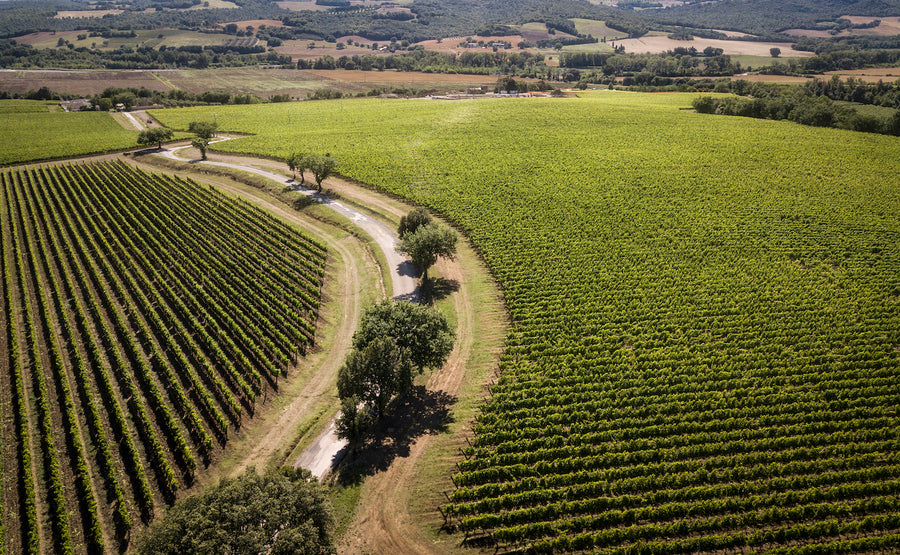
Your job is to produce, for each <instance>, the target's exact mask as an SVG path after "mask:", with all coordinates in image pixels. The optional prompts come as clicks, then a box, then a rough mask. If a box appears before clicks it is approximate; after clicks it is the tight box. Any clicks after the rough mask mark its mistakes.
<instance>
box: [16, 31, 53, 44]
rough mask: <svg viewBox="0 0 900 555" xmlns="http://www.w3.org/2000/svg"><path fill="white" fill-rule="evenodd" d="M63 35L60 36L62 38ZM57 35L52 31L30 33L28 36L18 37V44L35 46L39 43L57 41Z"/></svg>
mask: <svg viewBox="0 0 900 555" xmlns="http://www.w3.org/2000/svg"><path fill="white" fill-rule="evenodd" d="M62 34H63V33H60V34H59V35H60V36H62ZM56 36H57V33H54V32H50V31H41V32H39V33H28V34H27V35H22V36H21V37H16V42H17V43H19V44H29V45H35V44H37V43H39V42H46V41H48V40H55V39H56Z"/></svg>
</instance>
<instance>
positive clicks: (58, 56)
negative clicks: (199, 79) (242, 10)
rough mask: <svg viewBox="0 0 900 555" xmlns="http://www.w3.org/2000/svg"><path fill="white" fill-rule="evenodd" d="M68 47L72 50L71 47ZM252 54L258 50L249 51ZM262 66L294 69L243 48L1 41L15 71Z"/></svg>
mask: <svg viewBox="0 0 900 555" xmlns="http://www.w3.org/2000/svg"><path fill="white" fill-rule="evenodd" d="M68 46H72V45H71V44H69V45H68ZM249 50H259V48H253V47H250V48H249ZM259 65H277V66H292V65H293V62H292V60H291V57H290V56H284V55H281V54H278V53H276V52H274V51H270V52H259V53H248V47H244V46H205V47H203V48H202V49H201V48H200V47H189V46H182V47H177V48H166V46H165V45H163V46H160V47H159V48H158V49H155V48H152V47H149V46H142V47H138V48H136V49H135V48H129V47H123V48H119V49H116V50H112V51H107V50H99V49H96V48H88V47H85V46H79V47H74V46H72V48H67V47H65V46H64V47H61V48H54V49H45V48H42V49H38V48H34V47H33V46H31V45H28V44H18V43H17V42H16V41H15V40H13V39H3V40H0V66H2V67H5V68H13V69H34V68H51V67H52V68H59V69H158V68H195V69H205V68H208V67H244V66H259Z"/></svg>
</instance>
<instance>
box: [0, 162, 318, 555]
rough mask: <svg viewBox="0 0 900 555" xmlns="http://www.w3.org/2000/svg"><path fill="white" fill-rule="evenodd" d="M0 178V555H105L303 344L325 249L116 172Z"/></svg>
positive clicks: (174, 181)
mask: <svg viewBox="0 0 900 555" xmlns="http://www.w3.org/2000/svg"><path fill="white" fill-rule="evenodd" d="M0 184H2V187H0V196H2V205H3V213H2V235H3V241H2V245H3V252H2V268H3V279H2V294H3V303H4V311H3V328H4V330H5V332H4V335H3V338H2V345H3V352H4V359H3V363H2V370H3V372H2V375H0V415H2V427H0V435H2V437H3V442H2V451H0V461H2V465H0V468H2V484H3V490H2V495H3V513H2V516H3V522H2V524H3V527H2V529H4V530H5V534H6V540H5V544H4V547H5V548H6V549H7V550H8V552H10V553H17V552H28V553H50V552H52V553H72V552H84V551H87V552H92V553H95V552H102V551H108V552H116V551H120V550H123V549H124V547H125V546H126V545H127V539H128V537H129V531H130V530H131V528H132V527H133V526H134V525H135V524H136V523H138V522H141V521H143V522H145V523H146V522H148V521H149V520H150V519H151V518H152V517H153V516H154V514H157V511H158V509H160V508H161V507H162V506H164V505H165V504H168V503H171V502H172V501H173V500H174V499H175V497H176V495H177V494H178V492H180V491H181V490H183V489H184V488H186V487H188V486H190V485H191V484H193V483H194V482H195V479H196V478H197V476H198V474H199V473H201V472H202V471H203V469H204V468H205V467H206V466H207V465H209V464H210V463H211V462H212V461H214V460H215V458H216V457H217V454H218V453H219V452H220V450H221V448H222V447H223V446H224V445H225V444H226V443H227V441H228V437H229V433H231V432H233V431H234V430H237V429H239V428H240V427H241V425H242V423H244V422H246V421H247V420H248V419H249V418H251V417H252V416H253V414H254V410H255V407H256V405H257V401H258V400H259V399H260V398H261V395H263V394H265V393H267V392H270V391H273V390H276V389H277V384H278V380H279V378H280V377H281V376H284V375H285V374H286V373H287V372H288V371H289V370H290V369H291V368H293V365H294V364H295V363H296V361H297V359H298V357H299V356H301V355H302V354H303V353H304V352H305V351H306V350H307V349H308V348H309V347H310V346H311V345H312V343H313V338H314V337H315V324H316V320H317V313H318V307H319V292H320V287H321V283H322V279H323V275H324V263H325V257H326V253H325V251H324V248H323V247H322V246H321V245H320V244H319V243H317V242H316V241H314V240H311V239H309V238H308V237H305V236H302V235H300V234H298V233H297V232H295V231H294V230H292V229H290V228H288V227H287V226H286V225H284V224H283V223H281V222H279V221H277V220H275V219H274V218H273V217H272V216H270V215H268V214H266V213H264V212H262V211H261V210H259V209H257V208H254V207H251V206H250V205H248V204H245V203H242V202H238V201H235V200H233V199H230V198H227V197H225V196H223V195H221V194H220V193H218V192H216V191H215V190H212V189H208V188H205V187H202V186H200V185H198V184H197V183H194V182H189V181H185V180H182V179H179V178H174V177H165V176H160V175H153V174H147V173H144V172H141V171H139V170H136V169H133V168H132V167H130V166H126V165H124V164H122V163H95V164H79V165H75V164H72V165H61V166H50V167H44V168H30V169H16V170H7V171H4V172H2V173H0Z"/></svg>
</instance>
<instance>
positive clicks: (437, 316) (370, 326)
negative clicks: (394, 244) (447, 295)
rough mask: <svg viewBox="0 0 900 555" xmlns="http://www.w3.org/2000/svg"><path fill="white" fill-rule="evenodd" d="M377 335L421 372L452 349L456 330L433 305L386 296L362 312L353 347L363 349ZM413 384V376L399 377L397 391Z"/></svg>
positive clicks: (436, 362)
mask: <svg viewBox="0 0 900 555" xmlns="http://www.w3.org/2000/svg"><path fill="white" fill-rule="evenodd" d="M379 337H389V338H391V339H392V340H393V341H394V343H395V344H396V345H397V348H399V349H400V351H401V355H402V356H403V357H404V359H406V360H408V361H409V362H410V363H411V364H412V367H413V368H414V369H416V370H418V372H419V373H420V374H421V373H422V372H424V371H425V369H426V368H438V367H440V366H442V365H443V364H444V362H445V361H446V360H447V357H448V356H449V355H450V351H452V350H453V341H454V339H455V334H454V333H453V330H451V329H450V324H449V323H447V318H446V317H444V315H443V314H442V313H441V312H440V311H438V310H435V309H433V308H429V307H427V306H422V305H420V304H416V303H411V302H409V301H399V302H394V301H391V300H385V301H382V302H380V303H378V304H375V305H373V306H372V307H370V308H369V309H368V310H366V312H365V313H364V314H363V316H362V319H361V320H360V322H359V326H358V327H357V328H356V333H354V334H353V348H354V349H357V350H361V349H364V348H365V347H366V346H367V345H369V344H370V343H372V342H374V341H375V340H376V339H377V338H379ZM410 387H412V379H411V378H410V379H409V380H406V381H401V384H400V391H401V392H404V391H407V390H408V389H409V388H410Z"/></svg>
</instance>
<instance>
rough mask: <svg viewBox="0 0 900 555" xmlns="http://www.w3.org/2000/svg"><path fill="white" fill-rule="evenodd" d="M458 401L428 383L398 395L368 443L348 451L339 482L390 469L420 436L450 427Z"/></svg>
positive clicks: (340, 469)
mask: <svg viewBox="0 0 900 555" xmlns="http://www.w3.org/2000/svg"><path fill="white" fill-rule="evenodd" d="M455 401H456V397H455V396H453V395H449V394H448V393H445V392H443V391H429V390H427V389H425V387H424V386H416V387H414V388H413V390H412V392H410V394H409V395H407V396H405V397H404V398H403V399H395V400H394V401H393V402H392V404H391V410H390V412H389V414H388V416H386V417H385V418H384V419H383V420H382V421H381V422H379V423H378V424H376V425H375V428H374V429H373V430H372V431H371V434H370V435H369V438H368V439H367V440H366V441H365V443H363V444H362V445H360V446H359V447H357V448H356V449H355V450H353V451H351V452H348V453H346V457H345V458H344V460H343V461H342V462H341V465H340V467H339V468H338V469H337V478H336V479H337V482H338V483H339V484H342V485H350V484H358V483H360V482H362V480H363V478H365V477H366V476H371V475H373V474H375V473H377V472H383V471H385V470H387V469H388V468H389V467H390V465H391V463H392V462H393V461H394V459H396V458H397V457H408V456H409V450H410V447H411V446H412V444H413V443H414V442H415V440H416V439H417V438H419V437H421V436H424V435H429V434H439V433H442V432H444V431H446V429H447V426H449V425H450V424H451V423H452V422H453V418H452V416H450V407H451V406H452V404H453V403H454V402H455Z"/></svg>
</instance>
